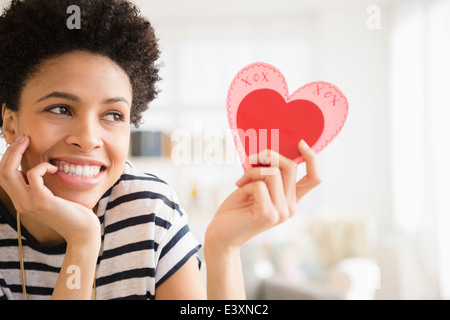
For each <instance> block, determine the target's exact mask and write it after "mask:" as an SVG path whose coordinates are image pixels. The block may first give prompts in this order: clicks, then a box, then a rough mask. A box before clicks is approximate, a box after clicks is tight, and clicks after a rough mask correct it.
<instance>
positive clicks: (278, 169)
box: [205, 140, 321, 250]
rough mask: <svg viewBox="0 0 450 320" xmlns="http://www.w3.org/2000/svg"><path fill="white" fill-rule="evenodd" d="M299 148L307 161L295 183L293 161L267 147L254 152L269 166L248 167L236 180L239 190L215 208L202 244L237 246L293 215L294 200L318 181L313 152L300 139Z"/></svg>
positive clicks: (295, 167)
mask: <svg viewBox="0 0 450 320" xmlns="http://www.w3.org/2000/svg"><path fill="white" fill-rule="evenodd" d="M298 148H299V151H300V153H301V154H302V156H303V158H304V159H305V164H306V175H305V176H304V177H303V178H302V179H301V180H299V181H298V182H297V181H296V176H297V164H296V163H295V162H294V161H292V160H290V159H287V158H286V157H284V156H282V155H280V154H278V153H276V152H273V151H270V150H269V151H268V152H262V153H260V154H259V155H257V163H263V164H264V163H265V164H270V165H271V166H270V167H253V168H250V169H248V170H247V171H246V172H245V173H244V175H243V176H242V178H240V179H239V180H238V181H237V182H236V185H237V186H238V189H236V190H235V191H234V192H233V193H231V194H230V196H228V198H227V199H225V201H224V202H223V203H222V205H221V206H220V208H219V209H218V211H217V213H216V215H215V216H214V218H213V220H212V221H211V223H210V225H209V227H208V229H207V232H206V237H205V244H206V243H208V246H209V247H210V248H212V247H214V248H215V249H216V250H217V249H229V248H239V247H240V246H242V245H243V244H244V243H245V242H246V241H248V240H249V239H250V238H252V237H254V236H255V235H257V234H259V233H261V232H263V231H264V230H267V229H269V228H271V227H273V226H276V225H278V224H280V223H282V222H284V221H286V220H287V219H288V218H290V217H292V216H293V215H294V213H295V207H296V204H297V202H298V201H299V200H300V199H301V198H302V197H303V196H304V195H305V194H306V193H308V192H309V191H310V190H311V189H313V188H314V187H316V186H317V185H318V184H320V182H321V181H320V177H319V173H318V168H317V163H316V155H315V153H314V151H313V150H312V149H311V148H309V146H308V145H307V144H306V143H305V142H303V140H302V141H301V142H300V143H299V144H298ZM251 160H254V159H251ZM250 163H254V161H251V162H250ZM277 164H278V166H276V165H277Z"/></svg>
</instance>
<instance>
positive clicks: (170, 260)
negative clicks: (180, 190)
mask: <svg viewBox="0 0 450 320" xmlns="http://www.w3.org/2000/svg"><path fill="white" fill-rule="evenodd" d="M169 188H170V187H169ZM169 202H170V207H171V208H172V210H170V212H169V213H168V215H166V216H165V220H168V221H170V224H169V226H168V228H167V229H164V234H160V235H159V236H158V238H159V241H158V248H157V250H156V253H155V254H156V261H157V266H156V274H155V281H156V284H155V288H158V286H159V285H161V284H162V283H163V282H164V281H166V280H167V279H168V278H170V277H171V276H172V275H173V274H174V273H175V272H177V271H178V270H179V269H180V268H181V267H182V266H183V265H184V264H185V263H186V261H188V260H189V259H190V258H191V257H192V256H194V255H195V256H196V255H197V252H198V251H199V250H200V248H201V245H200V243H199V242H198V240H197V239H196V238H195V237H194V235H193V234H192V232H191V230H190V229H189V225H188V215H187V214H186V213H185V212H184V210H183V209H182V208H181V206H180V205H179V201H178V197H177V195H176V194H175V192H174V191H173V190H172V189H171V188H170V197H169ZM160 230H161V229H160Z"/></svg>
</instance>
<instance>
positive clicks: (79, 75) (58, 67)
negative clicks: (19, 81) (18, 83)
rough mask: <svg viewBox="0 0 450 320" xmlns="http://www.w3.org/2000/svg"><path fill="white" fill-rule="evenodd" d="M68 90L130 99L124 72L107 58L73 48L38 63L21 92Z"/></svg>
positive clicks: (95, 95)
mask: <svg viewBox="0 0 450 320" xmlns="http://www.w3.org/2000/svg"><path fill="white" fill-rule="evenodd" d="M54 91H56V92H71V93H73V94H76V95H77V96H85V97H86V98H90V99H92V98H99V99H105V98H106V97H109V96H123V97H124V98H125V99H126V100H127V101H129V102H131V96H132V87H131V84H130V80H129V77H128V75H127V74H126V73H125V71H124V70H123V69H122V68H121V67H120V66H119V65H117V64H116V63H115V62H114V61H112V60H111V59H109V58H107V57H105V56H101V55H98V54H92V53H89V52H84V51H74V52H70V53H66V54H63V55H61V56H57V57H55V58H52V59H50V60H48V61H45V62H44V63H42V64H41V65H40V67H39V69H38V71H37V72H36V73H35V75H34V77H32V78H31V79H30V80H29V81H28V82H27V84H26V86H25V88H24V91H23V93H24V95H33V96H36V95H43V94H45V93H47V94H48V93H50V92H54Z"/></svg>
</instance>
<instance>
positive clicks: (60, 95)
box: [36, 91, 80, 103]
mask: <svg viewBox="0 0 450 320" xmlns="http://www.w3.org/2000/svg"><path fill="white" fill-rule="evenodd" d="M49 98H64V99H68V100H73V101H80V98H78V97H77V96H76V95H73V94H71V93H66V92H58V91H55V92H52V93H50V94H48V95H46V96H43V97H42V98H40V99H39V100H38V101H36V103H38V102H41V101H43V100H46V99H49Z"/></svg>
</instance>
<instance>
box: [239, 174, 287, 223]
mask: <svg viewBox="0 0 450 320" xmlns="http://www.w3.org/2000/svg"><path fill="white" fill-rule="evenodd" d="M242 190H243V191H244V192H245V193H246V194H247V195H248V196H251V197H253V199H254V205H253V208H254V210H253V214H254V215H253V217H254V218H256V220H257V225H258V229H260V228H261V227H262V228H263V229H266V228H268V227H271V226H273V225H275V224H277V223H278V220H279V219H278V215H277V214H276V213H275V212H276V210H275V208H274V207H273V204H272V201H271V200H270V194H269V190H268V189H267V185H266V184H265V183H264V182H262V181H255V182H251V183H248V184H246V185H245V186H243V187H242Z"/></svg>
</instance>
